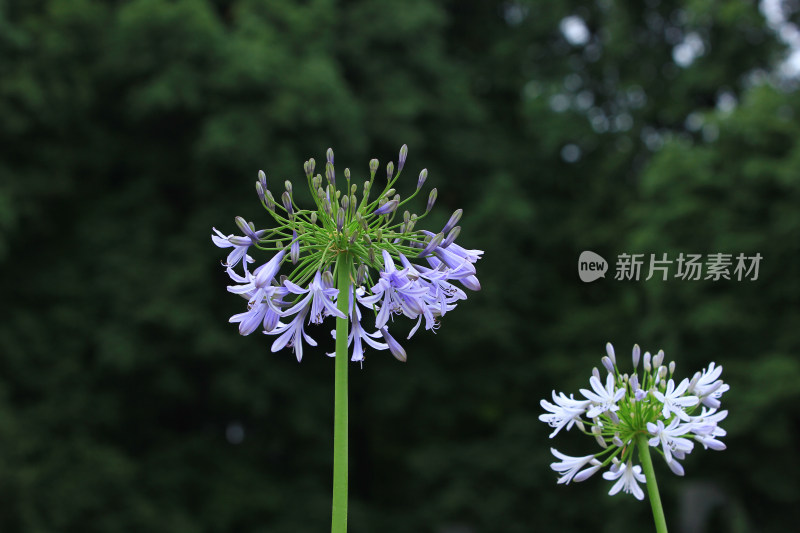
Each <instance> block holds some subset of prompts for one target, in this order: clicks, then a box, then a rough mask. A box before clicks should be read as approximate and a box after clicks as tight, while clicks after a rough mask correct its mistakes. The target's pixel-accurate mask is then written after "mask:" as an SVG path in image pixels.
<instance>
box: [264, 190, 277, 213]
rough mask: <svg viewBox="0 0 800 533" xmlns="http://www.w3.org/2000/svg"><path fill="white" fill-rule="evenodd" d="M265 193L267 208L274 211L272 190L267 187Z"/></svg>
mask: <svg viewBox="0 0 800 533" xmlns="http://www.w3.org/2000/svg"><path fill="white" fill-rule="evenodd" d="M265 194H266V197H267V209H269V210H270V211H275V197H274V196H272V192H271V191H270V190H269V189H267V191H266V193H265Z"/></svg>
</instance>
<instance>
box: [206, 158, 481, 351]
mask: <svg viewBox="0 0 800 533" xmlns="http://www.w3.org/2000/svg"><path fill="white" fill-rule="evenodd" d="M407 151H408V150H407V148H406V147H405V145H404V146H403V148H402V149H401V151H400V159H399V162H398V173H397V175H394V164H393V163H389V165H388V166H387V183H386V186H385V188H384V190H383V192H382V193H381V194H379V195H378V197H377V198H376V199H375V200H372V201H370V199H369V196H370V191H371V190H372V188H373V184H374V182H375V171H376V170H377V167H378V163H377V161H376V160H372V161H371V162H370V179H369V180H368V181H366V182H365V183H364V185H363V189H362V191H363V193H362V198H361V199H360V200H359V199H358V198H357V197H356V192H357V190H358V187H357V185H356V184H355V183H352V184H351V183H350V181H351V180H350V171H349V169H345V171H344V179H341V178H339V180H338V181H339V186H338V187H337V177H336V174H335V172H334V169H333V151H332V150H330V149H329V150H328V154H327V164H326V171H325V177H326V180H327V185H326V186H325V187H324V188H323V184H324V181H323V177H322V176H321V175H320V174H317V175H316V176H315V175H314V167H315V162H314V160H313V159H310V160H309V161H306V163H305V165H304V169H305V171H306V178H307V181H308V185H309V190H310V192H311V197H312V199H313V200H314V202H315V203H316V209H313V210H303V209H299V208H298V206H297V204H296V202H295V196H294V191H293V188H292V185H291V183H290V182H288V181H287V182H286V183H285V185H286V192H284V193H283V194H282V195H281V202H276V201H275V199H274V196H273V195H272V193H271V192H270V191H269V189H268V188H267V183H266V175H265V174H264V173H263V172H259V181H258V182H257V183H256V190H257V192H258V196H259V198H260V200H261V203H262V205H263V206H264V207H265V209H266V210H267V211H268V212H269V213H270V215H271V216H272V218H273V219H274V220H275V221H276V222H277V223H278V227H276V228H275V229H272V230H267V229H261V230H256V228H255V225H254V224H253V223H251V222H247V221H245V220H244V219H243V218H242V217H236V219H235V220H236V225H237V226H238V228H239V229H240V230H241V232H242V233H243V234H244V235H233V234H231V235H224V234H223V233H221V232H220V231H218V230H217V229H216V228H214V233H215V234H214V235H212V236H211V239H212V241H213V242H214V244H215V245H217V246H218V247H220V248H231V249H232V250H231V251H230V253H229V254H228V256H227V259H226V260H225V261H224V263H223V266H224V267H225V269H226V271H227V273H228V275H229V276H230V278H231V279H232V280H233V282H234V284H233V285H230V286H229V287H228V291H229V292H232V293H234V294H238V295H240V296H242V297H243V298H245V299H246V300H247V310H246V311H245V312H243V313H239V314H235V315H233V316H232V317H231V318H230V322H232V323H238V324H239V333H241V334H242V335H249V334H250V333H252V332H254V331H256V330H257V329H259V328H261V329H262V330H263V332H264V333H265V334H267V335H273V336H275V337H276V338H275V340H274V341H273V343H272V351H273V352H275V351H277V350H280V349H281V348H284V347H290V348H292V350H293V351H294V353H295V355H296V356H297V360H298V361H300V360H301V358H302V356H303V344H304V342H305V343H307V344H309V345H311V346H316V345H317V342H316V341H315V340H314V339H313V338H312V337H311V336H309V335H308V333H306V331H305V329H304V328H305V326H306V325H308V324H320V323H322V322H323V321H324V319H325V318H326V317H329V316H333V317H338V318H342V319H344V318H347V319H348V320H349V323H350V329H349V337H348V346H352V356H351V360H352V361H363V360H364V348H365V345H366V346H369V347H371V348H373V349H376V350H389V351H390V352H391V353H392V354H393V355H394V356H395V357H396V358H397V359H398V360H400V361H405V360H406V353H405V350H404V349H403V347H402V346H401V345H400V343H399V342H397V340H396V339H395V338H394V337H393V336H392V335H391V334H390V333H389V329H388V328H389V323H390V321H391V320H392V319H393V317H394V316H399V315H404V316H406V317H408V318H410V319H412V320H416V324H415V325H414V326H413V329H412V330H411V333H410V334H409V336H408V337H409V338H410V337H411V336H412V335H413V334H414V333H415V332H416V331H417V330H418V329H419V327H420V326H423V327H424V328H425V329H426V330H435V329H437V328H438V327H439V323H440V319H441V318H442V317H443V316H444V315H445V314H447V313H448V312H449V311H451V310H453V309H454V308H455V307H456V305H457V303H458V301H459V300H464V299H466V294H465V293H464V291H463V290H462V289H461V288H459V287H458V286H456V285H454V283H459V284H461V285H462V286H463V287H465V288H467V289H470V290H473V291H476V290H480V283H479V281H478V278H477V277H476V270H475V263H476V262H477V261H478V259H480V258H481V255H482V253H483V252H482V251H481V250H468V249H465V248H462V247H461V246H459V245H458V244H456V243H455V242H454V241H455V238H456V237H457V236H458V235H459V233H460V227H459V226H457V225H456V223H457V222H458V220H459V219H460V218H461V210H460V209H459V210H457V211H456V212H455V213H454V214H453V216H452V217H451V218H450V220H448V222H447V224H445V226H444V228H443V229H442V230H441V231H440V232H439V233H437V234H433V233H431V232H427V231H419V230H414V225H415V224H416V222H417V221H419V220H420V219H421V218H423V217H424V216H425V215H427V214H428V213H429V212H430V210H431V208H432V206H433V203H434V201H435V200H436V195H437V194H436V189H433V191H432V192H431V194H430V196H429V199H428V203H427V206H426V211H425V213H424V214H423V215H421V216H418V215H412V214H410V213H409V212H408V211H405V213H403V215H402V219H401V220H398V221H395V217H396V216H397V213H398V210H399V208H400V206H402V205H403V204H405V203H406V202H407V201H409V200H410V199H411V198H413V197H414V196H415V195H416V194H417V192H419V190H420V188H421V187H422V184H423V183H424V181H425V179H426V178H427V170H423V171H422V172H421V173H420V177H419V179H418V181H417V188H416V190H415V191H414V192H413V194H411V195H410V196H409V197H408V198H406V199H404V200H402V199H401V197H400V195H399V194H396V191H395V189H394V188H393V187H392V185H393V184H394V183H395V181H396V180H397V178H398V177H399V176H400V172H401V171H402V168H403V166H404V164H405V158H406V155H407ZM398 218H400V217H399V216H398ZM251 249H260V250H265V251H268V252H272V253H273V254H274V255H272V257H271V258H270V259H269V260H268V261H267V262H265V263H263V264H261V265H260V266H257V267H256V268H251V267H252V264H254V263H255V259H253V257H251V256H250V255H249V252H250V251H251ZM339 254H349V258H350V259H351V261H350V263H349V264H351V265H352V270H351V272H350V276H349V278H350V284H349V287H335V282H334V264H335V262H336V258H337V256H338V255H339ZM412 260H417V261H419V260H424V264H418V263H412ZM240 263H241V267H240V268H239V269H238V270H236V268H237V267H238V265H239V264H240ZM290 263H291V265H292V266H291V272H290V273H289V274H288V276H280V275H279V272H280V270H281V267H282V266H286V265H288V264H290ZM287 269H288V267H287ZM373 272H374V273H375V274H374V277H373ZM341 289H344V290H348V291H350V294H351V297H350V298H349V315H348V316H345V314H344V313H343V312H342V311H340V310H339V309H338V308H337V298H338V295H339V292H340V290H341ZM365 317H374V323H373V326H372V327H371V328H369V327H368V326H365V324H364V322H365ZM368 329H372V332H368V331H367V330H368ZM333 333H334V335H335V332H333ZM329 355H333V354H329Z"/></svg>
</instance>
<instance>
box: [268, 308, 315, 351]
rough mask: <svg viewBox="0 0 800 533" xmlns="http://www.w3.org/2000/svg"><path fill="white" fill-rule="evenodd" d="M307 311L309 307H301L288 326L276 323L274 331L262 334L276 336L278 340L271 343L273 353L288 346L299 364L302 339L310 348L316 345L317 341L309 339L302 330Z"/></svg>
mask: <svg viewBox="0 0 800 533" xmlns="http://www.w3.org/2000/svg"><path fill="white" fill-rule="evenodd" d="M308 311H309V306H306V307H303V308H302V309H300V310H299V312H298V313H297V314H296V315H295V317H294V318H293V319H292V321H291V322H289V323H288V324H284V323H283V322H278V325H277V326H276V327H275V329H273V330H272V331H269V332H267V331H265V332H264V333H269V334H270V335H278V338H277V339H275V342H273V343H272V351H273V352H277V351H278V350H280V349H281V348H284V347H286V346H288V347H290V348H292V350H293V351H294V354H295V356H296V357H297V362H300V361H301V360H302V359H303V339H305V340H306V342H307V343H308V344H310V345H311V346H316V345H317V341H315V340H314V339H312V338H311V337H309V336H308V334H307V333H306V332H305V330H304V329H303V326H304V324H303V322H304V321H305V319H306V316H308Z"/></svg>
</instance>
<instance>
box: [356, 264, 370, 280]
mask: <svg viewBox="0 0 800 533" xmlns="http://www.w3.org/2000/svg"><path fill="white" fill-rule="evenodd" d="M366 281H367V265H365V264H364V263H361V264H360V265H358V269H357V270H356V285H363V284H364V283H366Z"/></svg>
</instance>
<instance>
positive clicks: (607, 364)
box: [600, 355, 614, 374]
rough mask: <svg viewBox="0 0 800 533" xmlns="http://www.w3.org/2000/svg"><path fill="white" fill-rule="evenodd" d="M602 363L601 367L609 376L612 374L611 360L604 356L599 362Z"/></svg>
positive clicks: (612, 364)
mask: <svg viewBox="0 0 800 533" xmlns="http://www.w3.org/2000/svg"><path fill="white" fill-rule="evenodd" d="M600 361H602V363H603V366H604V367H605V369H606V370H608V373H609V374H613V373H614V363H612V362H611V358H610V357H608V356H607V355H604V356H603V358H602V359H601V360H600Z"/></svg>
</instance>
